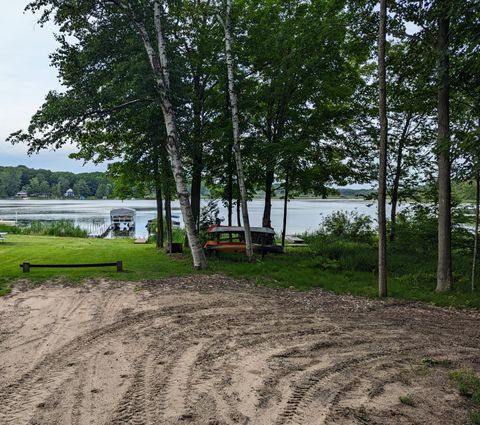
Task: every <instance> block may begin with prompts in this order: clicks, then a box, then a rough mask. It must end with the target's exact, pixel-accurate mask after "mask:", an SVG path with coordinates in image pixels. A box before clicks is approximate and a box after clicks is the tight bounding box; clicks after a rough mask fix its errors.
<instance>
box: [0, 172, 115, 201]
mask: <svg viewBox="0 0 480 425" xmlns="http://www.w3.org/2000/svg"><path fill="white" fill-rule="evenodd" d="M69 189H71V190H73V194H71V195H70V196H71V197H74V198H85V199H89V198H90V199H91V198H94V199H103V198H108V197H109V196H111V195H113V194H114V189H115V183H114V180H113V179H112V178H110V177H109V176H108V175H107V174H105V173H101V172H94V173H80V174H74V173H70V172H65V171H50V170H41V169H40V170H37V169H32V168H27V167H25V166H18V167H0V198H14V197H16V196H18V195H19V194H20V192H24V193H25V194H26V195H28V196H29V197H32V198H46V199H51V198H65V197H68V195H66V193H67V191H68V190H69Z"/></svg>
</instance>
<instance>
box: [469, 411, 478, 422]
mask: <svg viewBox="0 0 480 425" xmlns="http://www.w3.org/2000/svg"><path fill="white" fill-rule="evenodd" d="M469 416H470V423H471V425H480V410H472V411H471V412H470V415H469Z"/></svg>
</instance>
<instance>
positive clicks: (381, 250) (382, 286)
mask: <svg viewBox="0 0 480 425" xmlns="http://www.w3.org/2000/svg"><path fill="white" fill-rule="evenodd" d="M386 33H387V0H380V24H379V31H378V88H379V115H380V164H379V172H378V294H379V296H380V297H386V296H387V219H386V195H387V143H388V140H387V138H388V122H387V87H386V67H385V45H386V38H387V35H386Z"/></svg>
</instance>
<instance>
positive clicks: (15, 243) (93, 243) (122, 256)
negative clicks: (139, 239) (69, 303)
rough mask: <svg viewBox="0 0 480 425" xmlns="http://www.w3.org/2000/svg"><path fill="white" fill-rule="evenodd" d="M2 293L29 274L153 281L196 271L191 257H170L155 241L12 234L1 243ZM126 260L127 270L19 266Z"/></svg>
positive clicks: (43, 277)
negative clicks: (24, 269) (26, 269)
mask: <svg viewBox="0 0 480 425" xmlns="http://www.w3.org/2000/svg"><path fill="white" fill-rule="evenodd" d="M0 258H1V262H0V295H4V294H5V293H7V292H8V287H9V283H10V282H12V281H13V280H15V279H18V278H25V277H28V278H29V279H31V280H34V281H42V280H47V279H52V278H58V277H64V278H66V279H68V280H70V281H73V282H78V281H80V280H82V279H88V278H99V277H104V278H111V279H116V280H130V281H135V280H150V279H158V278H162V277H171V276H179V275H185V274H188V273H190V272H191V271H192V267H191V265H190V261H189V258H178V257H168V256H167V255H165V254H163V253H161V252H157V250H156V249H155V247H154V245H153V244H149V245H134V243H133V241H132V240H130V239H115V240H113V239H112V240H109V239H83V238H67V237H51V236H27V235H8V236H7V239H6V242H4V243H0ZM117 260H122V261H123V264H124V269H125V272H124V273H117V272H116V271H115V268H114V267H109V268H99V269H96V268H95V269H86V268H85V269H32V270H31V272H30V273H29V274H28V275H27V274H23V273H22V271H21V268H20V267H19V265H20V264H21V263H23V262H24V261H29V262H31V263H44V264H45V263H57V264H61V263H98V262H112V261H117Z"/></svg>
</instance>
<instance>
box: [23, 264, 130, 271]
mask: <svg viewBox="0 0 480 425" xmlns="http://www.w3.org/2000/svg"><path fill="white" fill-rule="evenodd" d="M20 267H21V268H22V269H23V273H29V272H30V269H32V268H40V269H71V268H83V267H116V268H117V272H118V273H120V272H123V262H122V261H116V262H114V263H91V264H31V263H29V262H27V261H25V262H23V263H22V264H20Z"/></svg>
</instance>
